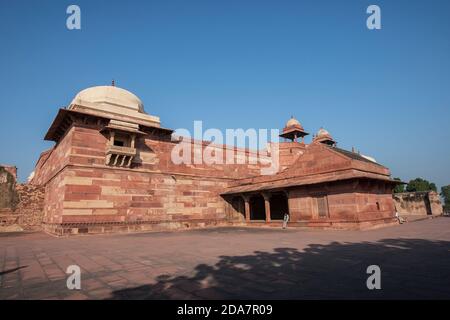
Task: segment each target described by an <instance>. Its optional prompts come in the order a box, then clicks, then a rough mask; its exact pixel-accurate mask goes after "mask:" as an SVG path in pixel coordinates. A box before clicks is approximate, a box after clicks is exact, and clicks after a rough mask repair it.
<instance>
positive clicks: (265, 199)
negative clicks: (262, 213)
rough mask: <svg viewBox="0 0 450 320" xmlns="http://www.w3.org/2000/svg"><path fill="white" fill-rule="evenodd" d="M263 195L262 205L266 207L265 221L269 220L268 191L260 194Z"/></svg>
mask: <svg viewBox="0 0 450 320" xmlns="http://www.w3.org/2000/svg"><path fill="white" fill-rule="evenodd" d="M262 196H263V197H264V206H265V209H266V223H269V222H270V193H266V192H264V193H263V194H262Z"/></svg>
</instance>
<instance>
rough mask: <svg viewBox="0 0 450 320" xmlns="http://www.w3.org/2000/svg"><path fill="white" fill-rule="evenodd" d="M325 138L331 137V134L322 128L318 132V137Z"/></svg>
mask: <svg viewBox="0 0 450 320" xmlns="http://www.w3.org/2000/svg"><path fill="white" fill-rule="evenodd" d="M324 136H330V133H329V132H328V131H327V130H325V129H324V128H320V129H319V131H317V137H324Z"/></svg>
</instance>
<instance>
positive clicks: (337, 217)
mask: <svg viewBox="0 0 450 320" xmlns="http://www.w3.org/2000/svg"><path fill="white" fill-rule="evenodd" d="M325 195H326V199H327V205H328V214H329V215H328V217H327V218H324V217H319V212H318V206H317V200H316V198H317V197H318V196H325ZM288 201H289V210H290V212H291V222H293V223H294V224H295V223H302V224H303V225H305V226H314V227H331V228H360V227H364V228H367V227H370V226H374V225H377V224H381V223H383V222H392V221H393V217H394V215H395V210H394V204H393V200H392V191H391V190H390V187H389V188H387V187H385V184H384V183H376V182H373V183H367V182H364V181H358V180H354V181H353V182H349V181H341V182H337V183H328V184H319V185H315V186H308V187H302V188H296V189H293V190H291V191H290V192H289V200H288ZM377 202H378V205H377Z"/></svg>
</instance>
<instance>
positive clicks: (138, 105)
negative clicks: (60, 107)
mask: <svg viewBox="0 0 450 320" xmlns="http://www.w3.org/2000/svg"><path fill="white" fill-rule="evenodd" d="M83 102H87V103H89V104H94V105H98V106H99V107H101V108H100V109H103V110H105V109H106V110H107V106H120V107H125V108H128V109H132V110H134V111H137V112H140V113H144V104H143V103H142V101H141V100H140V99H139V98H138V97H137V96H136V95H135V94H133V93H131V92H130V91H128V90H125V89H121V88H118V87H114V86H97V87H91V88H87V89H84V90H82V91H80V92H79V93H78V94H77V95H76V96H75V98H74V99H73V100H72V103H71V104H72V105H77V104H83ZM105 107H106V108H105Z"/></svg>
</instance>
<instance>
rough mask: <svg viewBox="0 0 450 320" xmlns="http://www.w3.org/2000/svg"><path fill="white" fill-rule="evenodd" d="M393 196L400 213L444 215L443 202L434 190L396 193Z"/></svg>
mask: <svg viewBox="0 0 450 320" xmlns="http://www.w3.org/2000/svg"><path fill="white" fill-rule="evenodd" d="M393 198H394V203H395V209H396V211H397V212H398V213H399V214H400V215H411V216H432V215H433V216H436V215H442V210H443V209H442V204H441V201H440V199H439V195H438V194H437V193H436V192H434V191H429V192H404V193H395V194H394V195H393Z"/></svg>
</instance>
